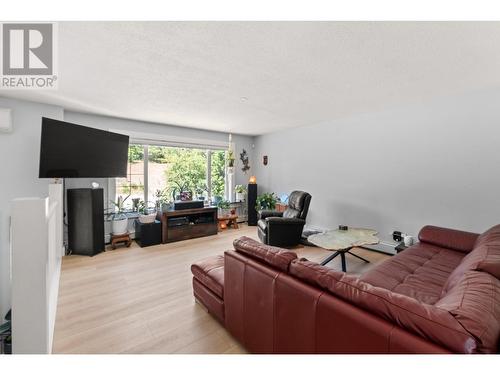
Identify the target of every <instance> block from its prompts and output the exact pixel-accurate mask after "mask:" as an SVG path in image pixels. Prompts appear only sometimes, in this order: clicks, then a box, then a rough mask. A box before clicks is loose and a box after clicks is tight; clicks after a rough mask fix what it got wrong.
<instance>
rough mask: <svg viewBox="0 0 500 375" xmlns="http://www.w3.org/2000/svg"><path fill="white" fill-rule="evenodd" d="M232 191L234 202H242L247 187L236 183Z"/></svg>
mask: <svg viewBox="0 0 500 375" xmlns="http://www.w3.org/2000/svg"><path fill="white" fill-rule="evenodd" d="M234 192H235V193H236V202H243V201H244V200H245V194H246V193H247V189H246V187H245V186H243V185H236V186H235V187H234Z"/></svg>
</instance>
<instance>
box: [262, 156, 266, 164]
mask: <svg viewBox="0 0 500 375" xmlns="http://www.w3.org/2000/svg"><path fill="white" fill-rule="evenodd" d="M262 163H264V165H267V155H264V157H263V158H262Z"/></svg>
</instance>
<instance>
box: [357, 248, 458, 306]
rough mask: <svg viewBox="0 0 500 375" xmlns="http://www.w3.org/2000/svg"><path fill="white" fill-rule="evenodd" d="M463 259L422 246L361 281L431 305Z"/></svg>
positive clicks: (395, 259)
mask: <svg viewBox="0 0 500 375" xmlns="http://www.w3.org/2000/svg"><path fill="white" fill-rule="evenodd" d="M464 255H465V254H464V253H461V252H458V251H453V250H449V249H445V248H442V247H438V246H433V245H429V244H427V243H421V242H420V243H417V244H416V245H414V246H412V247H410V248H408V249H406V250H405V251H403V252H401V253H399V254H398V255H396V256H394V257H392V258H390V259H388V260H386V261H385V262H383V263H382V264H380V265H377V266H376V267H374V268H373V269H372V270H370V271H368V272H367V273H365V274H364V275H363V276H362V277H361V280H362V281H365V282H367V283H369V284H371V285H374V286H378V287H381V288H384V289H388V290H390V291H392V292H394V293H399V294H403V295H405V296H408V297H411V298H414V299H416V300H418V301H420V302H423V303H427V304H430V305H432V304H434V303H436V302H437V301H438V300H439V299H440V298H441V295H442V290H443V287H444V285H445V283H446V280H447V279H448V277H449V275H450V274H451V273H452V272H453V270H454V269H455V268H456V267H457V266H458V265H459V264H460V262H461V260H462V259H463V258H464Z"/></svg>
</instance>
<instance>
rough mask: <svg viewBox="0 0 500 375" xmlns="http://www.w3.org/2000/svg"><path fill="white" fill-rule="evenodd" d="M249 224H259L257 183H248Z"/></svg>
mask: <svg viewBox="0 0 500 375" xmlns="http://www.w3.org/2000/svg"><path fill="white" fill-rule="evenodd" d="M247 201H248V225H257V210H256V209H255V204H256V203H257V184H248V198H247Z"/></svg>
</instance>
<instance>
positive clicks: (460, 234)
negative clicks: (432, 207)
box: [418, 225, 479, 253]
mask: <svg viewBox="0 0 500 375" xmlns="http://www.w3.org/2000/svg"><path fill="white" fill-rule="evenodd" d="M478 237H479V234H477V233H471V232H464V231H461V230H456V229H448V228H441V227H435V226H432V225H426V226H425V227H423V228H422V229H421V230H420V233H419V234H418V239H419V240H420V242H425V243H429V244H431V245H435V246H440V247H445V248H447V249H451V250H455V251H460V252H462V253H468V252H470V251H471V250H472V249H473V248H474V244H475V242H476V240H477V238H478Z"/></svg>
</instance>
